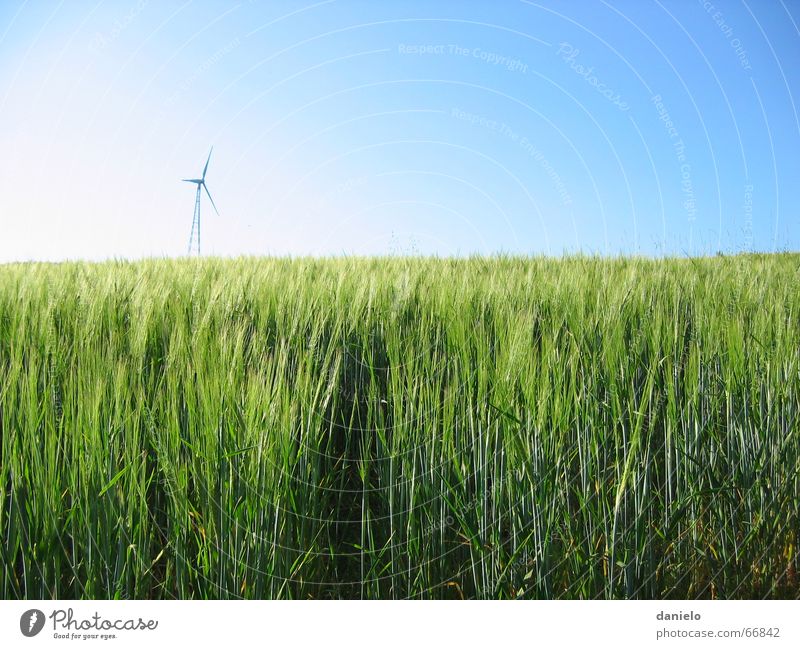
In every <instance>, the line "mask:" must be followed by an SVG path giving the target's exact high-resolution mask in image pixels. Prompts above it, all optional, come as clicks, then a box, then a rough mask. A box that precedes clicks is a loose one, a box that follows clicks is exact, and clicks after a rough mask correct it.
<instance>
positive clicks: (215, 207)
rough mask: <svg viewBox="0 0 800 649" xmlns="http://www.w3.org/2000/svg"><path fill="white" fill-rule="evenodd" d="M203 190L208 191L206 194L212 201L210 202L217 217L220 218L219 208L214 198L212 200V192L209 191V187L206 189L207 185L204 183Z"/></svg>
mask: <svg viewBox="0 0 800 649" xmlns="http://www.w3.org/2000/svg"><path fill="white" fill-rule="evenodd" d="M203 189H205V190H206V194H208V200H210V201H211V205H212V207H213V208H214V211H215V212H216V213H217V216H219V210H218V209H217V206H216V205H214V199H213V198H211V192H210V191H208V187H206V184H205V183H203Z"/></svg>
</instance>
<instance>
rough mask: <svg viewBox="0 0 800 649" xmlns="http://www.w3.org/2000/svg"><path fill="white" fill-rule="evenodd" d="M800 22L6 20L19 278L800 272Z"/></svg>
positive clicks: (201, 13)
mask: <svg viewBox="0 0 800 649" xmlns="http://www.w3.org/2000/svg"><path fill="white" fill-rule="evenodd" d="M798 24H800V3H799V2H796V1H790V0H764V1H756V0H745V1H733V0H713V2H710V1H707V0H613V1H612V0H609V1H608V2H604V1H602V0H597V1H591V2H590V1H588V0H584V1H575V0H572V1H570V2H554V1H550V0H541V1H537V2H527V1H519V0H506V1H497V0H492V1H491V2H490V1H488V0H486V1H483V2H478V1H475V0H473V1H464V0H461V1H456V0H449V1H443V0H442V1H436V0H425V1H409V0H404V1H403V2H400V1H394V2H389V1H385V2H384V1H381V2H376V1H367V0H327V1H317V0H298V1H293V2H289V1H264V2H255V1H249V2H248V1H239V2H221V1H220V2H217V1H215V2H212V1H210V0H189V1H181V0H158V1H156V0H149V1H148V0H115V1H112V0H100V1H97V0H63V1H60V0H28V1H27V2H25V1H23V0H2V2H0V146H1V147H2V149H0V151H1V153H0V262H1V261H10V260H27V259H42V260H59V259H74V258H86V259H103V258H109V257H125V258H138V257H144V256H179V255H183V254H186V247H187V243H188V239H189V231H190V227H191V220H192V208H193V206H194V186H193V185H190V184H188V183H182V182H181V179H182V178H192V177H197V176H199V175H200V173H201V172H202V167H203V164H204V163H205V159H206V156H207V155H208V151H209V149H210V147H211V146H212V145H213V146H214V153H213V156H212V158H211V163H210V166H209V171H208V176H207V183H208V187H209V189H210V190H211V193H212V195H213V197H214V200H215V202H216V204H217V206H218V208H219V211H220V216H217V215H216V214H214V213H213V211H212V210H211V208H210V206H209V204H208V203H207V201H206V202H204V203H203V208H202V209H203V211H202V227H203V240H202V242H203V253H204V254H215V255H226V256H227V255H239V254H257V255H265V254H269V255H287V254H291V255H304V254H313V255H329V254H438V255H455V254H462V255H463V254H471V253H482V254H489V253H494V252H507V253H530V254H542V253H543V254H552V255H558V254H562V253H564V252H574V251H579V250H580V251H583V252H586V253H601V254H619V253H639V254H647V255H659V254H677V255H685V254H713V253H715V252H717V251H718V250H722V251H724V252H738V251H751V250H756V251H773V250H786V249H789V250H798V249H800V209H799V208H800V154H799V153H798V152H800V118H799V117H798V115H799V112H800V96H798V88H799V87H800V66H799V65H798V63H800V31H798Z"/></svg>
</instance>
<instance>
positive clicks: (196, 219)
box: [183, 146, 219, 257]
mask: <svg viewBox="0 0 800 649" xmlns="http://www.w3.org/2000/svg"><path fill="white" fill-rule="evenodd" d="M213 150H214V147H213V146H212V147H211V151H213ZM211 151H209V152H208V159H207V160H206V166H205V167H203V175H202V177H201V178H184V179H183V182H185V183H194V184H195V185H197V194H196V195H195V199H194V215H193V216H192V233H191V234H190V235H189V254H192V246H193V244H194V242H195V233H197V237H196V240H197V246H196V250H197V255H198V257H199V256H200V191H201V190H202V189H205V190H206V195H207V196H208V200H210V201H211V207H213V208H214V211H215V212H216V213H217V216H219V210H217V206H216V205H214V199H213V198H211V192H209V191H208V187H207V186H206V172H207V171H208V163H209V162H210V161H211Z"/></svg>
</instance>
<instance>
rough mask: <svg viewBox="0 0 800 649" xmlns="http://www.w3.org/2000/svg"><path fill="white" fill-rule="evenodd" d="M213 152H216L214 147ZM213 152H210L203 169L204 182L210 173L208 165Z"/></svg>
mask: <svg viewBox="0 0 800 649" xmlns="http://www.w3.org/2000/svg"><path fill="white" fill-rule="evenodd" d="M213 150H214V147H213V146H212V147H211V151H213ZM211 151H209V152H208V160H206V166H205V167H203V180H205V179H206V171H208V163H209V161H210V160H211ZM206 191H208V190H206ZM211 202H212V203H213V202H214V201H211Z"/></svg>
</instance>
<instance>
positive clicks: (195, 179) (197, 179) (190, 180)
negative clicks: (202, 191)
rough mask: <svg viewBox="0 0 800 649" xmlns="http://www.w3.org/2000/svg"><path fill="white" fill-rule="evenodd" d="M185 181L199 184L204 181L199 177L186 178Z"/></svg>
mask: <svg viewBox="0 0 800 649" xmlns="http://www.w3.org/2000/svg"><path fill="white" fill-rule="evenodd" d="M183 182H185V183H197V184H198V185H199V184H200V183H201V182H203V181H202V180H200V179H199V178H184V179H183Z"/></svg>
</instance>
